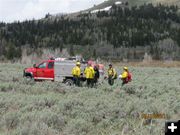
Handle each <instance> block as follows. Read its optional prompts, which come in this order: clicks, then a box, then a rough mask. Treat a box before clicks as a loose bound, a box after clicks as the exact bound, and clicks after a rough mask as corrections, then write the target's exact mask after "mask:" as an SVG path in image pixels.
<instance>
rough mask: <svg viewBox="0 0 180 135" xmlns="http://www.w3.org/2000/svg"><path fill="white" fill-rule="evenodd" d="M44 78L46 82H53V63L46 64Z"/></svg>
mask: <svg viewBox="0 0 180 135" xmlns="http://www.w3.org/2000/svg"><path fill="white" fill-rule="evenodd" d="M44 76H45V78H46V79H48V80H54V61H50V62H48V63H47V68H46V70H45V72H44Z"/></svg>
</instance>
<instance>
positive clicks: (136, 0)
mask: <svg viewBox="0 0 180 135" xmlns="http://www.w3.org/2000/svg"><path fill="white" fill-rule="evenodd" d="M116 2H122V3H129V5H130V6H136V5H143V4H148V3H153V4H155V5H156V4H159V3H161V4H164V5H177V6H179V7H180V1H179V0H106V1H104V2H103V3H101V4H99V5H95V6H94V7H92V8H90V9H87V10H85V11H93V10H98V9H103V8H106V7H109V6H112V5H113V4H115V3H116ZM120 6H121V5H120Z"/></svg>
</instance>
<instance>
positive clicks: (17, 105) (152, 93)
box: [0, 63, 180, 135]
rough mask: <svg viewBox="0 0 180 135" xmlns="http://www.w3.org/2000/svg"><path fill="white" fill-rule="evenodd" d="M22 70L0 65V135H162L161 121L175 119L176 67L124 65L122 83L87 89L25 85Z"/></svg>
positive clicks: (179, 92) (178, 109) (178, 97)
mask: <svg viewBox="0 0 180 135" xmlns="http://www.w3.org/2000/svg"><path fill="white" fill-rule="evenodd" d="M25 67H27V65H21V64H2V63H1V64H0V134H1V135H164V125H165V121H166V120H169V119H170V120H177V119H179V118H180V68H158V67H154V68H153V67H134V68H133V67H130V71H131V72H132V74H133V81H132V82H131V83H129V84H128V85H126V86H123V87H121V81H120V80H116V83H115V85H114V86H113V87H111V86H109V85H108V84H107V81H106V80H104V81H103V82H102V83H100V84H99V85H98V86H97V88H93V89H88V88H86V87H83V88H77V87H68V86H65V85H64V84H61V83H58V82H34V81H28V80H26V79H25V78H23V69H24V68H25ZM121 69H122V67H116V70H117V71H118V72H119V73H120V72H121V71H122V70H121ZM143 113H144V114H165V116H166V118H165V119H152V120H151V119H148V120H145V119H143V118H142V117H141V114H143Z"/></svg>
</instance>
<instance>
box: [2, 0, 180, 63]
mask: <svg viewBox="0 0 180 135" xmlns="http://www.w3.org/2000/svg"><path fill="white" fill-rule="evenodd" d="M108 2H112V1H107V2H104V3H102V4H100V5H97V6H95V7H94V8H93V9H91V12H85V11H84V12H80V13H79V14H78V13H77V14H76V13H75V15H71V16H72V17H68V16H67V15H61V16H60V17H53V19H52V17H49V16H46V19H42V20H29V21H25V22H22V23H20V22H15V23H11V24H6V23H0V39H1V41H0V59H1V60H3V59H10V60H13V59H16V58H17V59H18V58H22V57H24V53H26V55H27V57H28V56H29V55H31V54H32V55H33V56H37V57H41V56H42V54H43V53H45V52H44V51H42V50H43V49H44V48H46V49H51V50H54V51H55V50H56V49H58V50H59V51H58V52H57V51H56V53H51V55H53V54H62V51H63V50H64V49H66V50H67V51H68V53H69V54H70V55H75V54H81V55H83V56H84V57H85V58H87V59H88V58H91V57H94V58H98V57H100V58H103V59H118V60H124V59H125V60H140V61H141V60H142V59H143V58H144V56H145V54H148V55H149V56H150V57H152V59H156V60H157V59H158V60H167V59H168V60H179V59H180V55H179V52H180V39H179V37H180V17H179V15H178V10H179V9H178V7H177V6H168V5H153V4H146V5H141V6H139V7H137V6H134V7H131V5H129V4H128V3H120V4H113V5H112V6H109V7H106V6H108V4H107V3H108ZM114 2H118V1H113V3H114ZM105 4H106V5H105ZM97 7H98V8H97ZM97 9H98V10H97ZM23 48H26V49H27V51H26V52H24V49H23ZM86 52H89V53H88V54H87V53H86ZM34 53H36V54H34ZM42 58H43V57H42Z"/></svg>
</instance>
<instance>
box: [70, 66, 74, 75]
mask: <svg viewBox="0 0 180 135" xmlns="http://www.w3.org/2000/svg"><path fill="white" fill-rule="evenodd" d="M71 73H72V75H73V76H74V68H73V69H72V71H71Z"/></svg>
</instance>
